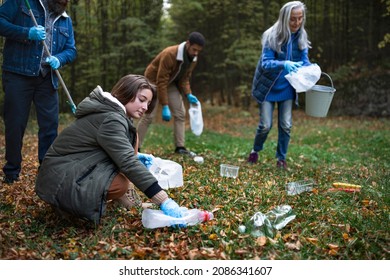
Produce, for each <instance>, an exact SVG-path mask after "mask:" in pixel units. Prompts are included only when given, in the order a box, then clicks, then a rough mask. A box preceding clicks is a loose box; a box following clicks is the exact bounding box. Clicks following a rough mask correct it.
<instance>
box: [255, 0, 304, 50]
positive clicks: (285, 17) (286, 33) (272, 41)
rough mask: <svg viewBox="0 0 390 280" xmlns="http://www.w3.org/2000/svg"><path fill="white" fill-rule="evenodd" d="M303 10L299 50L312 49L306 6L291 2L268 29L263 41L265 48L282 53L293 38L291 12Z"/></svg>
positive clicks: (283, 8) (299, 2) (281, 10)
mask: <svg viewBox="0 0 390 280" xmlns="http://www.w3.org/2000/svg"><path fill="white" fill-rule="evenodd" d="M293 9H301V10H302V12H303V21H302V25H301V27H300V29H299V31H298V34H299V35H298V36H299V38H298V46H299V49H301V50H303V49H305V48H310V47H311V46H310V44H311V43H310V41H309V39H308V37H307V33H306V30H305V22H306V6H305V4H303V3H302V2H301V1H291V2H288V3H286V4H284V6H283V7H282V8H281V9H280V12H279V18H278V20H277V21H276V22H275V23H274V25H272V26H271V27H270V28H268V29H267V30H266V31H265V32H264V34H263V36H262V39H261V43H262V45H263V47H264V46H267V47H269V48H271V49H272V50H274V51H276V52H278V53H280V52H281V47H282V45H284V44H286V43H287V42H288V41H289V40H290V37H291V31H290V27H289V21H290V15H291V10H293Z"/></svg>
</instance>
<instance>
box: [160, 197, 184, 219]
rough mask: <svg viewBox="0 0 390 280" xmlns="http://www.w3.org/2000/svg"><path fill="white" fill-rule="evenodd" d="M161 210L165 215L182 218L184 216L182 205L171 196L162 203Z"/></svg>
mask: <svg viewBox="0 0 390 280" xmlns="http://www.w3.org/2000/svg"><path fill="white" fill-rule="evenodd" d="M160 209H161V211H163V212H164V214H165V215H168V216H171V217H174V218H181V217H183V213H182V211H181V209H180V206H179V205H178V204H177V203H176V202H175V201H174V200H173V199H171V198H168V199H167V200H165V201H164V202H163V203H161V205H160Z"/></svg>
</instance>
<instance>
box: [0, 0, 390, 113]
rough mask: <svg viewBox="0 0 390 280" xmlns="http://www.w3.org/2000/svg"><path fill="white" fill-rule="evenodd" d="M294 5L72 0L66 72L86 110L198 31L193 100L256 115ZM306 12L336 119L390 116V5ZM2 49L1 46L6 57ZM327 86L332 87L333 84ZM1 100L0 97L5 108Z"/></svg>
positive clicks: (327, 6) (332, 5) (340, 4)
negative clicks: (262, 59)
mask: <svg viewBox="0 0 390 280" xmlns="http://www.w3.org/2000/svg"><path fill="white" fill-rule="evenodd" d="M1 2H4V1H1ZM163 2H166V3H165V4H164V3H163ZM286 2H287V1H279V0H241V1H236V0H171V1H163V0H117V1H110V0H81V1H79V0H72V1H71V2H70V3H69V7H68V13H69V14H70V16H71V17H72V19H73V23H74V28H75V37H76V46H77V49H78V57H77V60H76V61H75V62H74V63H73V64H71V65H68V66H66V67H64V68H63V69H61V73H62V76H63V78H64V80H65V83H66V84H67V87H68V89H69V91H70V92H71V95H72V97H73V100H74V101H75V103H76V104H78V103H79V102H80V101H81V100H82V99H83V98H84V97H85V96H87V95H88V94H89V93H90V92H91V90H92V89H93V88H94V87H95V86H96V85H98V84H99V85H101V86H102V87H103V89H105V90H106V91H109V90H110V89H111V88H112V86H113V85H114V84H115V83H116V81H117V80H118V79H119V78H120V77H122V76H123V75H126V74H128V73H133V74H143V72H144V70H145V67H146V66H147V64H148V63H149V62H150V61H151V60H152V59H153V57H154V56H155V55H156V54H157V53H158V52H160V51H161V50H162V49H163V48H165V47H166V46H169V45H173V44H178V43H181V42H182V41H185V40H186V38H187V35H188V34H189V33H190V32H192V31H199V32H201V33H203V34H204V35H205V37H206V40H207V42H206V46H205V48H204V51H203V52H202V53H201V55H200V58H199V65H198V67H197V68H196V69H195V72H194V74H193V78H192V87H193V93H194V94H195V95H196V96H197V97H198V98H199V99H200V100H201V102H207V103H210V104H211V105H214V106H219V105H228V106H236V107H240V108H242V109H243V110H248V109H250V107H251V106H256V102H255V101H254V99H252V97H251V84H252V78H253V74H254V70H255V67H256V64H257V61H258V58H259V56H260V53H261V44H260V40H261V35H262V33H263V32H264V31H265V30H266V29H267V28H269V27H270V26H271V25H272V24H273V23H274V22H275V21H276V20H277V17H278V14H279V9H280V8H281V7H282V5H283V4H285V3H286ZM304 3H305V4H306V6H307V22H306V29H307V31H308V34H309V39H310V41H311V42H312V49H311V50H310V52H309V56H310V59H311V61H312V62H314V63H317V64H318V65H319V66H320V67H321V69H322V71H323V72H326V73H328V74H329V75H330V76H331V77H332V82H333V83H334V87H335V88H336V94H335V98H334V100H333V103H332V112H333V114H347V115H371V116H390V96H389V95H390V94H389V92H390V91H389V87H390V82H389V80H390V79H389V76H390V75H389V72H390V67H389V66H390V59H389V42H390V38H389V37H390V30H389V26H390V15H389V12H390V1H389V0H369V1H367V0H354V1H352V0H334V1H327V0H306V1H304ZM3 42H4V38H2V37H1V38H0V46H1V48H2V46H3ZM1 55H2V52H0V56H1ZM0 59H1V58H0ZM0 82H1V81H0ZM320 83H321V84H324V85H330V81H329V79H328V80H326V78H323V79H321V80H320ZM60 96H61V110H62V111H63V112H70V110H69V106H68V105H67V104H66V102H65V101H66V96H65V94H61V95H60ZM3 98H4V96H3V94H0V103H1V101H2V99H3ZM303 103H304V100H303Z"/></svg>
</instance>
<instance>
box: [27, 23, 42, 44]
mask: <svg viewBox="0 0 390 280" xmlns="http://www.w3.org/2000/svg"><path fill="white" fill-rule="evenodd" d="M28 39H29V40H37V41H42V40H45V39H46V32H45V28H44V27H43V26H41V25H38V26H33V27H31V28H30V30H29V31H28Z"/></svg>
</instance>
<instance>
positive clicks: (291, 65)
mask: <svg viewBox="0 0 390 280" xmlns="http://www.w3.org/2000/svg"><path fill="white" fill-rule="evenodd" d="M302 64H303V61H299V62H293V61H290V60H286V61H285V62H284V69H286V71H287V72H288V73H291V72H297V70H298V68H299V67H301V66H302Z"/></svg>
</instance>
